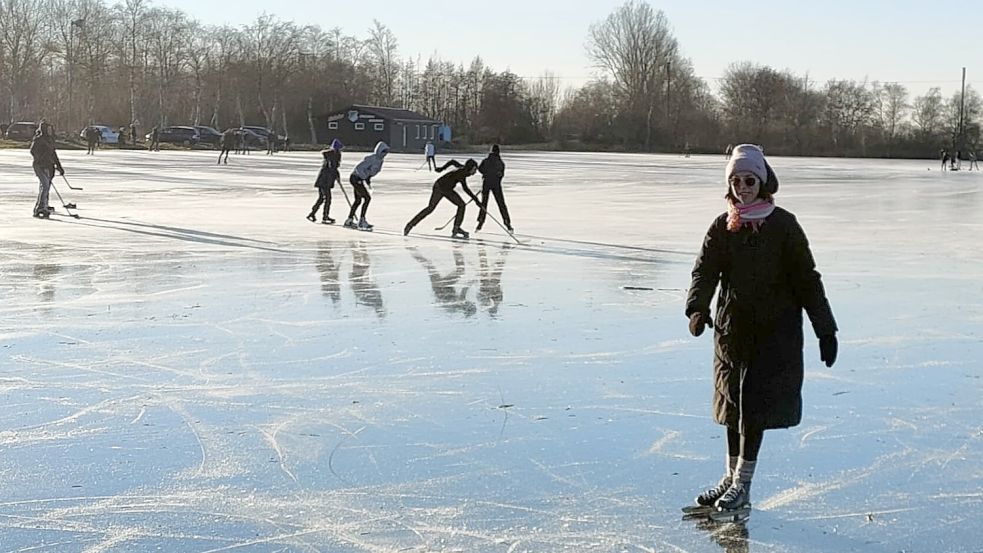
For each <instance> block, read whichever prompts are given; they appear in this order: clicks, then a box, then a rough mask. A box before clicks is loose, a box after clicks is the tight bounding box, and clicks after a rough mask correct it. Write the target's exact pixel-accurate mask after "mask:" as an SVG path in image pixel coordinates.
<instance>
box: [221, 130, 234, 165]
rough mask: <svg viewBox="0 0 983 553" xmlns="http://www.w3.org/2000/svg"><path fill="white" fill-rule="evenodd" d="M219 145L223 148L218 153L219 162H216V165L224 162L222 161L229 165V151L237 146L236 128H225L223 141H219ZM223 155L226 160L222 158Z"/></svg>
mask: <svg viewBox="0 0 983 553" xmlns="http://www.w3.org/2000/svg"><path fill="white" fill-rule="evenodd" d="M219 145H220V146H221V147H222V150H221V151H220V152H219V153H218V162H217V163H216V165H218V164H222V163H224V164H225V165H228V164H229V152H230V151H231V150H233V149H235V147H236V132H235V130H234V129H225V132H224V133H222V139H221V142H219ZM223 155H224V156H225V159H224V160H223V159H222V156H223Z"/></svg>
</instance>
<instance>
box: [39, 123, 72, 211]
mask: <svg viewBox="0 0 983 553" xmlns="http://www.w3.org/2000/svg"><path fill="white" fill-rule="evenodd" d="M31 157H32V158H33V159H34V163H33V166H34V174H35V175H37V177H38V199H37V202H35V204H34V216H35V217H38V218H41V219H47V218H48V215H49V214H50V213H51V210H50V209H49V208H48V192H49V191H50V190H51V179H53V178H55V171H58V174H60V175H64V174H65V169H64V168H62V166H61V160H59V159H58V152H56V151H55V137H54V136H53V135H52V133H51V125H49V124H47V123H45V122H42V123H41V125H39V126H38V130H37V131H36V132H35V134H34V140H33V141H31Z"/></svg>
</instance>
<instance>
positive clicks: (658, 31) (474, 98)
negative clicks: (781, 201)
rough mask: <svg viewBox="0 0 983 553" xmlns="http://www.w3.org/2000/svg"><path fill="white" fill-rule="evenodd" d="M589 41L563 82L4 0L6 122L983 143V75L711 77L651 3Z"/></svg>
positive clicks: (269, 20)
mask: <svg viewBox="0 0 983 553" xmlns="http://www.w3.org/2000/svg"><path fill="white" fill-rule="evenodd" d="M586 51H587V55H588V57H589V59H590V60H591V62H592V64H593V65H594V66H595V67H596V68H597V70H598V77H597V78H595V79H593V80H591V81H589V82H587V83H586V84H584V85H583V86H580V87H575V88H568V89H566V90H565V91H561V87H560V80H559V78H558V77H556V76H555V75H554V74H552V73H550V72H548V71H547V72H544V73H543V74H542V75H541V76H537V77H532V78H530V77H528V76H520V75H517V74H515V73H513V72H511V71H508V70H505V71H496V70H495V69H493V68H490V67H487V66H486V65H485V64H484V62H483V61H482V60H481V58H475V59H474V60H472V61H471V62H470V64H468V65H466V66H465V65H463V64H455V63H453V62H449V61H446V60H442V59H441V58H439V57H437V56H433V57H431V58H429V59H427V60H425V61H424V60H422V59H420V58H415V59H414V58H411V57H403V56H401V55H400V53H399V42H398V39H397V37H396V36H395V34H394V33H393V32H392V31H391V30H390V29H389V28H388V27H386V26H385V25H384V24H382V23H380V22H378V21H375V22H374V24H373V26H372V27H371V28H370V29H368V31H367V32H366V33H365V34H364V35H362V36H357V35H350V34H346V33H345V32H343V31H342V30H341V29H339V28H332V29H323V28H321V27H319V26H317V25H300V24H297V23H295V22H292V21H284V20H281V19H279V18H277V17H276V16H272V15H263V16H260V17H258V18H257V19H256V20H255V21H253V22H252V23H251V24H248V25H243V26H240V27H232V26H227V25H221V26H212V25H203V24H201V23H200V22H198V21H196V20H195V19H194V18H192V17H190V16H188V15H187V14H186V13H184V12H182V11H180V10H175V9H170V8H167V7H163V6H158V5H155V4H154V3H153V2H152V1H151V0H122V1H121V2H119V3H117V4H112V5H110V4H108V3H107V2H106V1H105V0H0V121H5V122H13V121H18V120H38V119H40V118H42V117H43V118H45V119H47V120H48V121H49V122H51V123H52V124H54V125H55V127H56V128H58V129H78V128H81V127H82V126H84V125H86V124H89V123H97V124H109V125H112V126H120V125H129V124H130V123H135V124H136V125H138V126H139V127H141V128H143V129H147V128H149V127H151V126H154V125H189V124H190V125H208V126H212V127H215V128H217V129H219V130H222V129H224V128H227V127H232V126H241V125H246V124H261V125H264V126H266V127H268V128H271V129H275V130H277V131H278V132H280V133H283V134H288V135H289V136H290V137H291V139H292V140H293V141H294V142H295V143H301V142H313V141H315V138H314V137H315V128H316V125H317V124H318V116H319V115H322V114H325V113H328V112H331V111H334V110H338V109H342V108H344V107H346V106H348V105H350V104H370V105H382V106H393V107H402V108H407V109H411V110H414V111H418V112H420V113H423V114H425V115H427V116H430V117H432V118H434V119H437V120H440V121H443V122H445V123H447V124H449V125H451V127H452V128H453V129H454V135H455V139H456V140H461V141H462V142H465V143H487V142H493V141H497V142H502V143H506V144H519V143H552V145H553V146H554V147H559V148H605V149H614V150H627V151H681V150H684V149H691V150H694V151H720V150H722V148H723V147H724V146H725V145H726V144H727V143H738V142H755V143H759V144H763V145H765V147H766V148H767V149H768V151H769V153H784V154H805V155H856V156H928V155H934V153H936V152H938V150H939V148H940V147H956V148H959V147H963V148H975V147H976V145H977V144H978V143H979V140H980V118H981V116H983V101H981V98H980V96H979V94H978V93H976V91H975V90H972V89H971V88H969V89H967V91H966V101H965V103H963V101H962V96H961V94H959V93H957V94H955V95H954V96H952V97H949V98H945V97H943V96H942V94H941V92H940V91H939V89H937V88H936V89H932V90H930V91H929V92H928V93H926V94H925V95H923V96H919V97H916V98H911V96H910V94H909V92H908V90H907V89H906V88H905V87H904V86H903V85H901V84H898V83H878V82H866V81H864V82H857V81H852V80H830V81H827V82H826V83H816V82H814V81H812V80H810V79H809V76H808V75H798V74H795V73H793V72H792V71H791V70H784V71H779V70H776V69H773V68H771V67H767V66H763V65H758V64H755V63H752V62H744V61H742V62H737V63H734V64H732V65H731V66H730V67H729V68H728V70H727V71H726V72H725V74H724V75H723V76H722V77H721V78H720V80H719V82H718V83H717V90H716V91H713V90H711V88H710V87H709V86H708V84H707V83H706V81H705V80H704V79H702V78H701V77H699V76H698V75H697V73H696V71H695V68H694V67H693V64H692V63H691V61H690V60H689V59H688V58H686V57H685V56H684V55H683V54H682V48H681V46H680V45H679V44H678V41H677V40H676V38H675V36H674V34H673V32H672V27H671V24H670V22H669V21H668V19H667V18H666V16H665V14H664V13H663V12H661V11H659V10H655V9H653V8H652V7H651V6H650V5H649V4H648V3H646V2H644V1H639V0H628V1H627V2H626V3H625V4H623V5H622V6H620V7H619V8H617V9H615V10H614V11H613V12H612V13H611V14H609V15H608V16H607V17H606V18H604V19H602V20H599V21H598V22H596V23H595V24H593V25H592V26H591V27H590V28H589V29H588V33H587V39H586ZM962 106H965V107H964V109H960V108H961V107H962Z"/></svg>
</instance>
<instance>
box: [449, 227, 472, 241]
mask: <svg viewBox="0 0 983 553" xmlns="http://www.w3.org/2000/svg"><path fill="white" fill-rule="evenodd" d="M470 237H471V235H469V234H468V233H467V232H465V231H464V230H463V229H461V227H457V228H455V229H454V230H453V231H452V232H451V238H460V239H462V240H467V239H468V238H470Z"/></svg>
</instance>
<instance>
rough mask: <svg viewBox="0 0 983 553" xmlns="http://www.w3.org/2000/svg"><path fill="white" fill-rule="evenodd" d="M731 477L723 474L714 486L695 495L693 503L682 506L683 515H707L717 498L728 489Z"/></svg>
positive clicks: (712, 508) (713, 507)
mask: <svg viewBox="0 0 983 553" xmlns="http://www.w3.org/2000/svg"><path fill="white" fill-rule="evenodd" d="M732 483H733V479H732V478H731V477H730V476H724V477H723V478H721V479H720V482H719V483H717V485H716V486H714V487H712V488H710V489H707V490H705V491H704V492H703V493H701V494H700V495H698V496H696V499H695V500H694V501H693V505H688V506H686V507H683V514H685V515H709V514H710V511H713V510H714V509H716V506H715V503H716V502H717V500H718V499H720V498H721V497H723V495H724V494H725V493H727V490H729V489H730V486H731V484H732Z"/></svg>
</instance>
